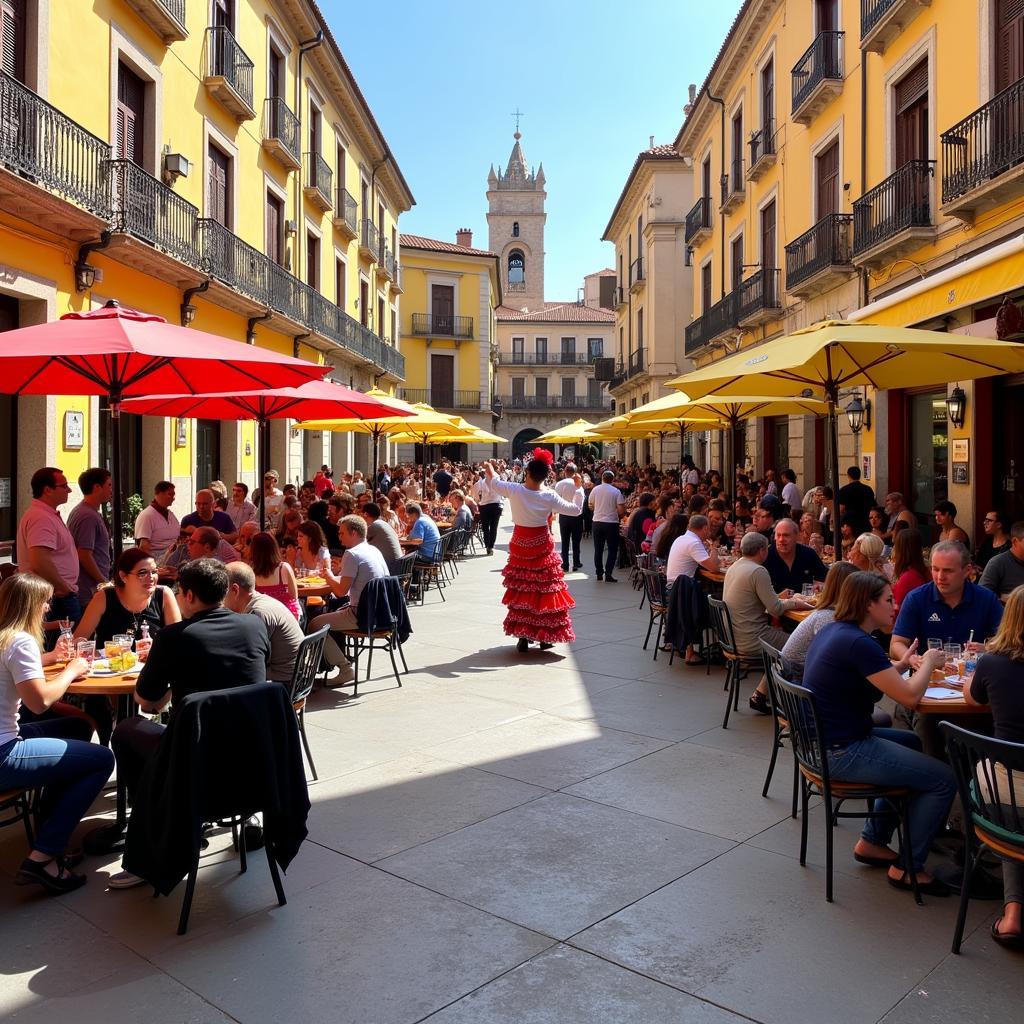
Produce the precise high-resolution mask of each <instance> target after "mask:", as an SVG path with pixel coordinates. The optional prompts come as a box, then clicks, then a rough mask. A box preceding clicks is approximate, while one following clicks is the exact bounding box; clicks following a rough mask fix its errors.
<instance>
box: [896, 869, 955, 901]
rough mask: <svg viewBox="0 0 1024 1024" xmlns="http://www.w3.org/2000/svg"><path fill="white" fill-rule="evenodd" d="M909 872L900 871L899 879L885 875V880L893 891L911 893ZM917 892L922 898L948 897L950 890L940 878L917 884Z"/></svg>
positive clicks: (912, 889)
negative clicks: (899, 890) (898, 890)
mask: <svg viewBox="0 0 1024 1024" xmlns="http://www.w3.org/2000/svg"><path fill="white" fill-rule="evenodd" d="M909 876H910V872H909V871H906V870H904V871H901V872H900V877H899V878H893V877H892V875H886V880H887V881H888V883H889V884H890V885H891V886H892V887H893V888H894V889H903V890H904V891H905V892H913V891H914V887H913V886H912V885H911V884H910V877H909ZM917 891H918V892H919V893H920V894H921V895H922V896H949V895H950V893H952V891H953V890H952V889H950V887H949V886H948V885H946V883H945V882H943V881H942V879H941V878H933V879H932V880H931V881H930V882H918V883H917Z"/></svg>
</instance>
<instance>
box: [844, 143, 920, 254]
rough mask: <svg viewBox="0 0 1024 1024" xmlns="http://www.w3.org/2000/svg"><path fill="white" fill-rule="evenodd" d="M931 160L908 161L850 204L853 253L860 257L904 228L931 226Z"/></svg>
mask: <svg viewBox="0 0 1024 1024" xmlns="http://www.w3.org/2000/svg"><path fill="white" fill-rule="evenodd" d="M934 175H935V161H934V160H910V161H908V162H907V163H905V164H904V165H903V166H902V167H901V168H900V169H899V170H898V171H897V172H896V173H895V174H890V175H889V177H888V178H886V179H885V181H883V182H881V183H880V184H878V185H876V186H875V187H874V188H873V189H871V190H870V191H868V192H865V193H864V195H862V196H861V197H860V199H857V200H855V201H854V204H853V254H854V256H858V255H861V254H862V253H865V252H867V251H868V250H870V249H873V248H875V247H876V246H879V245H881V244H883V243H884V242H886V241H889V240H890V239H892V238H893V237H894V236H895V235H898V234H899V233H900V232H902V231H905V230H907V229H908V228H930V227H932V209H931V179H932V178H933V177H934Z"/></svg>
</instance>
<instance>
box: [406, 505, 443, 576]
mask: <svg viewBox="0 0 1024 1024" xmlns="http://www.w3.org/2000/svg"><path fill="white" fill-rule="evenodd" d="M405 513H406V515H407V516H408V517H409V519H410V520H411V521H412V525H411V526H410V527H409V533H408V536H407V537H406V538H405V542H406V544H408V545H416V554H417V555H418V558H417V561H419V562H433V561H434V559H435V556H436V554H437V546H438V544H440V543H441V531H440V530H439V529H438V528H437V523H435V522H434V520H433V519H431V518H430V516H428V515H427V514H426V512H424V511H423V509H422V508H420V506H419V505H418V504H417V503H416V502H415V501H410V502H409V503H408V504H407V505H406V506H405Z"/></svg>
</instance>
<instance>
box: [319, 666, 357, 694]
mask: <svg viewBox="0 0 1024 1024" xmlns="http://www.w3.org/2000/svg"><path fill="white" fill-rule="evenodd" d="M355 677H356V670H355V669H354V668H353V667H352V663H351V662H348V661H346V662H345V663H344V664H343V665H338V666H337V667H336V671H335V672H333V673H332V674H330V675H328V676H327V678H326V679H325V680H324V686H326V687H327V689H328V690H333V689H334V688H335V687H336V686H344V685H345V684H346V683H351V682H352V681H353V680H354V679H355Z"/></svg>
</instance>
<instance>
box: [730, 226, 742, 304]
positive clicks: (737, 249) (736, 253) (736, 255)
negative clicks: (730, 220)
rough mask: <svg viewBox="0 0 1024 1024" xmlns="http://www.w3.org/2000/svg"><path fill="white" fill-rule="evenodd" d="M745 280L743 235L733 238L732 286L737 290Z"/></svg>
mask: <svg viewBox="0 0 1024 1024" xmlns="http://www.w3.org/2000/svg"><path fill="white" fill-rule="evenodd" d="M742 280H743V236H742V235H737V236H736V237H735V238H734V239H733V240H732V287H733V291H735V290H736V289H737V288H739V286H740V282H741V281H742Z"/></svg>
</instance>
